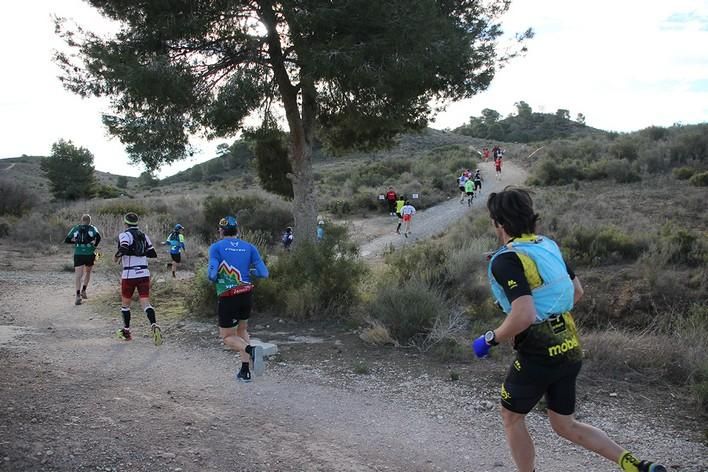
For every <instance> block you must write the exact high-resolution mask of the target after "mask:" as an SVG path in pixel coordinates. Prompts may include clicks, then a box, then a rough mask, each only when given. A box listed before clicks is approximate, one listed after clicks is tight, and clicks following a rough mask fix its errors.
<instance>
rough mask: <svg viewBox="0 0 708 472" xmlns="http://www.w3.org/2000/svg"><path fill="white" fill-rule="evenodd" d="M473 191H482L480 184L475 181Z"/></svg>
mask: <svg viewBox="0 0 708 472" xmlns="http://www.w3.org/2000/svg"><path fill="white" fill-rule="evenodd" d="M474 189H475V190H482V182H480V181H478V180H475V181H474Z"/></svg>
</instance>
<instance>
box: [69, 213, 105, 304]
mask: <svg viewBox="0 0 708 472" xmlns="http://www.w3.org/2000/svg"><path fill="white" fill-rule="evenodd" d="M64 242H65V243H67V244H73V245H74V274H75V279H76V302H75V304H76V305H81V299H82V298H84V299H85V298H88V297H87V296H86V287H87V286H88V283H89V280H90V279H91V269H93V264H94V262H95V261H96V247H98V243H100V242H101V234H100V233H99V232H98V229H97V228H96V227H95V226H93V225H92V224H91V216H89V215H83V216H82V217H81V224H78V225H74V226H73V227H72V228H71V229H70V230H69V234H67V235H66V238H65V239H64ZM82 280H83V285H82Z"/></svg>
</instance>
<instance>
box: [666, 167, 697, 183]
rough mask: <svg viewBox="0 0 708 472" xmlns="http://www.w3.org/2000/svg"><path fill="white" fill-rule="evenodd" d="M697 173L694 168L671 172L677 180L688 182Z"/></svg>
mask: <svg viewBox="0 0 708 472" xmlns="http://www.w3.org/2000/svg"><path fill="white" fill-rule="evenodd" d="M695 173H696V169H694V168H692V167H676V168H675V169H674V170H672V171H671V174H673V176H674V178H675V179H678V180H688V179H690V178H691V177H693V175H694V174H695Z"/></svg>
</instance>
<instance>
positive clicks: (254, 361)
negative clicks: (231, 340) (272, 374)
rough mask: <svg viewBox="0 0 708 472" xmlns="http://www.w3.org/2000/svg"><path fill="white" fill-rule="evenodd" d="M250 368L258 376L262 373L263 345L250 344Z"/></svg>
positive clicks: (263, 368)
mask: <svg viewBox="0 0 708 472" xmlns="http://www.w3.org/2000/svg"><path fill="white" fill-rule="evenodd" d="M251 370H252V371H253V373H254V374H255V375H256V377H260V376H261V375H263V371H264V370H265V365H264V364H263V346H251Z"/></svg>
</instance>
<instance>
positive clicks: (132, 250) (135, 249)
mask: <svg viewBox="0 0 708 472" xmlns="http://www.w3.org/2000/svg"><path fill="white" fill-rule="evenodd" d="M128 232H129V233H130V234H132V235H133V243H132V244H131V245H130V247H129V248H128V254H126V255H127V256H138V257H143V256H145V255H146V254H147V250H148V243H147V239H146V238H145V233H143V232H142V231H140V230H139V229H138V228H129V229H128Z"/></svg>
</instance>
